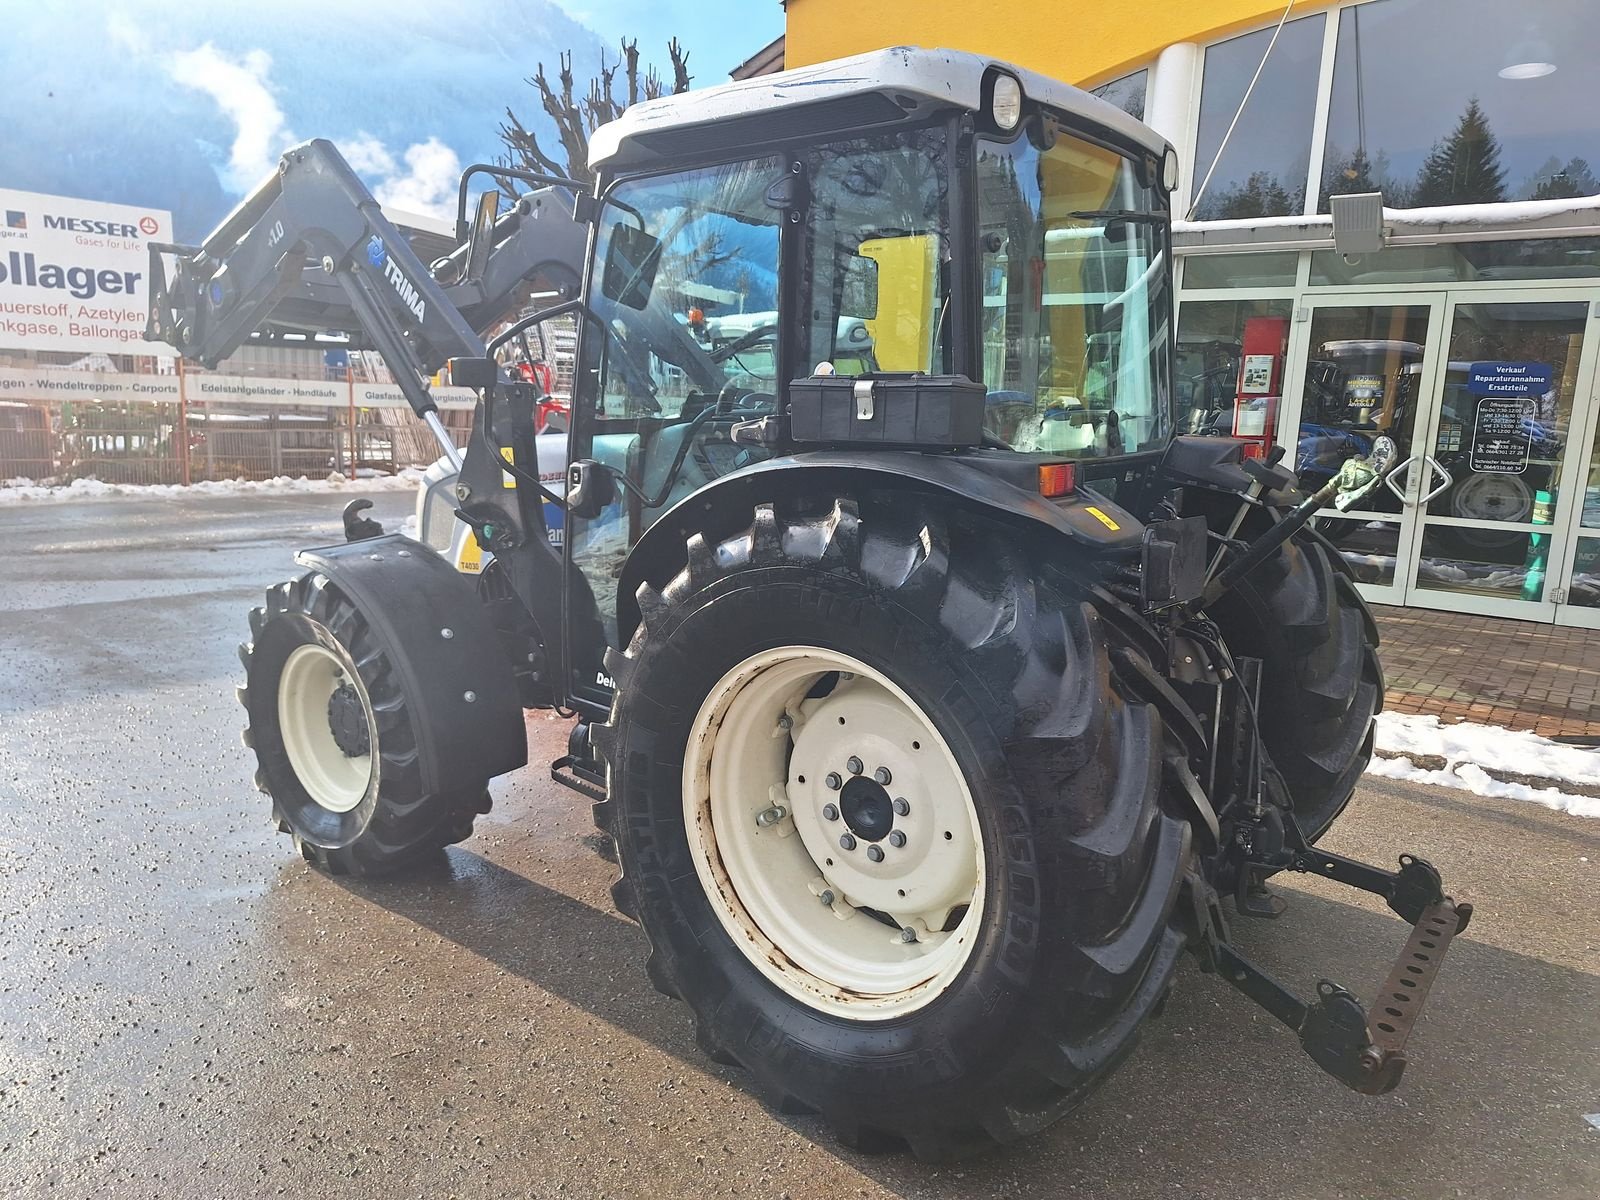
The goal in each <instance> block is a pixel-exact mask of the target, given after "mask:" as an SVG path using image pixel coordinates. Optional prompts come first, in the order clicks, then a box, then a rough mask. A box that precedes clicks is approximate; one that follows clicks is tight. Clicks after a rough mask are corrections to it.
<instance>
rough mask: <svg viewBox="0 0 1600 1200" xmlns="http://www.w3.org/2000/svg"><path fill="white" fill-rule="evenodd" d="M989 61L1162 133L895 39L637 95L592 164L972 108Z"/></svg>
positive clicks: (1149, 136) (654, 160) (1148, 136)
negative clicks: (735, 77)
mask: <svg viewBox="0 0 1600 1200" xmlns="http://www.w3.org/2000/svg"><path fill="white" fill-rule="evenodd" d="M991 70H999V71H1005V72H1008V73H1010V74H1012V75H1014V76H1016V77H1017V79H1018V80H1019V81H1020V82H1021V84H1022V91H1023V94H1024V96H1026V97H1027V99H1029V100H1031V101H1034V102H1036V103H1039V104H1043V105H1045V106H1047V107H1049V108H1052V109H1055V110H1056V111H1057V112H1060V113H1062V114H1064V115H1065V116H1066V117H1067V118H1068V119H1069V120H1072V119H1074V118H1076V120H1073V123H1074V124H1076V123H1078V122H1082V123H1083V124H1084V125H1087V126H1098V127H1100V128H1101V129H1103V130H1105V131H1106V132H1107V133H1110V134H1112V135H1113V136H1114V137H1116V138H1117V139H1119V140H1121V141H1125V142H1128V143H1130V144H1132V145H1134V146H1138V147H1142V148H1143V149H1145V150H1148V151H1149V152H1150V153H1151V154H1152V155H1154V156H1155V157H1157V158H1160V157H1161V156H1162V155H1163V154H1164V153H1165V152H1166V149H1167V142H1166V139H1165V138H1163V137H1161V135H1159V134H1158V133H1156V132H1155V131H1154V130H1153V129H1151V128H1150V127H1149V126H1147V125H1145V124H1144V123H1143V122H1141V121H1138V120H1135V119H1134V118H1133V117H1130V116H1129V115H1128V114H1127V113H1125V112H1123V111H1122V110H1121V109H1120V108H1117V107H1115V106H1114V105H1111V104H1107V103H1106V102H1105V101H1104V100H1101V99H1100V98H1099V97H1098V96H1092V95H1090V94H1089V93H1088V92H1085V91H1083V90H1081V89H1079V88H1075V87H1072V86H1071V85H1069V84H1065V83H1061V82H1059V81H1058V80H1055V79H1051V78H1049V77H1048V76H1045V75H1040V74H1038V73H1037V72H1035V71H1028V70H1024V69H1023V68H1021V67H1014V66H1011V65H1010V64H1009V63H1004V62H1000V61H998V60H996V59H991V58H985V57H983V56H981V55H977V54H969V53H966V52H965V51H961V50H924V49H921V48H918V47H915V46H896V47H893V48H891V49H888V50H874V51H872V52H871V53H869V54H858V55H855V56H853V57H851V58H840V59H835V60H834V61H832V62H825V63H817V64H816V65H814V66H809V67H798V68H796V69H794V70H792V71H781V72H779V73H777V74H775V75H760V76H757V77H756V78H754V79H741V80H739V81H737V82H734V83H725V84H722V85H721V86H719V87H713V88H706V89H704V90H702V91H691V92H684V93H682V94H680V95H676V96H663V97H662V98H661V99H659V100H647V101H645V102H644V103H642V104H636V105H634V106H633V107H632V108H629V109H628V110H627V111H626V112H624V113H623V114H622V116H621V117H619V118H618V119H617V120H615V121H612V122H610V123H609V124H606V125H602V126H601V127H600V128H599V129H597V130H595V131H594V135H593V136H592V137H591V138H590V139H589V166H590V168H591V169H592V170H595V171H607V172H612V173H615V172H617V171H622V170H641V169H643V170H648V169H651V168H658V167H661V166H666V165H670V164H671V163H673V162H674V161H677V160H681V159H686V158H696V157H701V156H703V155H705V154H708V153H715V152H716V151H717V150H720V149H723V148H732V147H738V146H762V145H769V144H771V143H773V142H776V141H781V140H783V139H786V138H791V137H810V136H825V135H838V134H843V133H853V132H856V131H857V130H866V129H872V128H884V127H891V126H893V125H897V124H900V123H903V122H908V121H915V120H918V119H920V118H922V117H924V116H926V115H928V114H930V113H931V112H933V111H934V110H936V109H948V108H962V109H967V110H969V111H973V112H976V111H978V110H979V109H980V108H981V107H982V105H983V84H984V79H985V77H986V76H987V75H988V73H989V72H990V71H991Z"/></svg>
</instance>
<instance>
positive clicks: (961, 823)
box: [683, 646, 987, 1020]
mask: <svg viewBox="0 0 1600 1200" xmlns="http://www.w3.org/2000/svg"><path fill="white" fill-rule="evenodd" d="M683 803H684V817H685V826H686V829H687V831H688V840H689V846H690V850H691V853H692V856H693V858H694V863H695V869H696V871H697V873H698V874H699V877H700V882H701V885H702V887H703V888H704V890H705V894H706V897H707V899H708V900H709V902H710V904H711V907H712V910H713V911H714V912H715V913H716V914H717V917H718V919H719V920H720V921H721V923H722V925H723V928H724V929H725V930H726V931H727V932H728V934H729V936H730V937H731V938H732V940H733V943H734V945H736V946H738V947H739V949H740V951H741V952H742V953H743V954H744V955H745V957H746V958H748V959H749V960H750V962H751V963H752V964H753V965H754V966H755V968H756V969H757V970H758V971H759V972H760V973H761V974H762V975H763V976H764V977H765V978H767V979H768V980H770V981H771V982H772V983H774V984H776V985H777V986H778V987H780V988H781V989H783V990H784V991H785V992H787V993H789V994H790V995H791V996H794V997H795V998H797V999H799V1000H801V1001H802V1002H804V1003H805V1004H807V1005H808V1006H810V1007H812V1008H814V1009H818V1010H820V1011H822V1012H825V1013H829V1014H832V1015H836V1016H843V1017H848V1018H850V1019H853V1020H887V1019H889V1018H892V1017H897V1016H901V1015H904V1014H906V1013H909V1012H913V1011H915V1010H916V1009H919V1008H921V1007H923V1006H924V1005H926V1004H928V1003H929V1002H931V1001H932V1000H934V999H935V998H936V997H938V996H939V995H941V994H943V993H944V992H945V991H946V990H947V989H948V988H949V987H950V986H951V984H952V983H954V981H955V979H956V977H957V976H958V975H959V974H960V973H961V970H962V968H963V967H964V966H965V965H966V962H967V960H968V959H969V958H970V957H971V954H972V950H973V947H974V944H975V942H976V941H977V936H978V932H979V928H980V926H981V923H982V920H983V908H984V896H985V888H986V877H987V871H986V864H985V861H984V854H983V850H982V845H983V842H982V834H981V831H980V829H979V825H978V813H977V806H976V805H975V804H974V803H973V800H972V793H971V790H970V789H969V788H968V786H967V782H966V779H965V777H964V776H963V774H962V772H961V768H960V765H959V764H958V763H957V761H956V757H955V754H954V753H953V752H952V751H951V749H950V747H949V745H948V743H947V742H946V741H945V739H944V737H943V736H941V735H940V733H939V731H938V730H937V728H936V727H935V726H934V724H933V722H932V721H931V720H930V719H929V718H928V716H927V714H926V713H925V712H923V710H922V709H921V707H920V706H918V705H917V704H916V703H915V702H914V701H913V700H912V699H911V698H910V696H908V695H907V694H906V693H905V691H904V690H903V689H901V688H900V687H899V686H898V685H896V684H895V683H894V682H893V681H892V680H891V679H889V678H888V677H887V676H885V675H884V674H883V673H882V672H880V671H878V670H876V669H874V668H872V667H870V666H868V665H867V664H866V663H864V662H862V661H861V660H859V659H857V658H853V657H851V656H850V655H847V654H841V653H839V652H838V651H834V650H826V649H822V648H819V647H815V646H785V647H781V648H777V649H772V650H766V651H763V652H761V653H759V654H756V655H753V656H751V657H750V658H747V659H746V660H745V661H744V662H742V663H740V664H739V665H738V666H737V667H735V668H734V669H733V670H731V671H729V672H728V673H727V674H726V675H724V676H723V677H722V679H721V680H720V681H718V683H717V685H716V686H715V687H714V688H712V689H711V692H710V694H709V695H708V696H707V697H706V700H705V702H704V703H703V704H702V705H701V706H700V710H699V712H698V713H697V714H696V716H695V719H694V722H693V724H692V726H691V728H690V734H689V742H688V750H687V753H686V755H685V761H684V768H683Z"/></svg>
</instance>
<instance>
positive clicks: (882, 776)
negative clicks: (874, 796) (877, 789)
mask: <svg viewBox="0 0 1600 1200" xmlns="http://www.w3.org/2000/svg"><path fill="white" fill-rule="evenodd" d="M872 777H873V778H874V779H876V780H877V781H878V782H879V783H881V784H883V785H884V786H885V787H887V786H888V785H889V780H890V779H892V778H894V777H893V776H892V775H890V774H889V768H888V767H879V768H878V769H877V770H876V771H874V772H873V773H872Z"/></svg>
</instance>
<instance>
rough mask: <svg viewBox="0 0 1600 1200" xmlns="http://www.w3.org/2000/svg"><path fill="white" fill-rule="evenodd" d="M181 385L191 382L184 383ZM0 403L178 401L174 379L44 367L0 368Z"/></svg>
mask: <svg viewBox="0 0 1600 1200" xmlns="http://www.w3.org/2000/svg"><path fill="white" fill-rule="evenodd" d="M184 382H185V383H190V382H192V381H191V380H185V381H184ZM0 400H11V401H33V402H34V403H40V402H44V401H49V400H82V401H85V402H88V403H91V404H92V403H95V402H96V401H100V402H105V401H116V402H118V403H126V402H128V401H144V402H145V403H155V404H176V403H177V402H178V377H177V375H176V374H172V375H128V374H124V373H121V372H118V371H70V370H63V369H60V368H57V369H56V370H51V369H49V368H48V367H0Z"/></svg>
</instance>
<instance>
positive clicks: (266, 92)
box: [124, 35, 461, 218]
mask: <svg viewBox="0 0 1600 1200" xmlns="http://www.w3.org/2000/svg"><path fill="white" fill-rule="evenodd" d="M129 36H131V35H129ZM124 41H125V42H127V39H126V38H125V39H124ZM127 44H129V45H130V48H133V47H132V44H131V43H127ZM166 68H167V71H168V73H169V74H170V75H171V76H172V78H173V79H175V80H176V81H177V82H178V83H180V84H182V85H183V86H185V87H189V88H193V89H195V90H196V91H200V92H204V93H205V94H206V95H208V96H210V97H211V99H212V100H214V101H215V102H216V105H217V107H218V108H219V109H221V110H222V113H223V115H224V116H226V117H227V118H228V119H229V120H230V121H232V122H233V127H234V137H233V144H232V145H231V146H230V147H229V150H228V164H227V168H226V170H224V171H221V172H219V173H220V175H221V177H222V182H223V184H224V185H225V186H226V187H227V188H228V189H229V190H231V191H232V192H234V193H235V194H236V195H243V194H245V193H247V192H250V191H253V190H254V189H255V188H256V187H257V186H258V185H259V184H260V183H261V181H262V180H263V179H265V178H266V177H267V176H268V175H270V174H272V172H273V171H275V170H277V168H278V158H279V156H280V155H281V154H282V153H283V152H284V151H285V150H286V149H288V148H289V147H290V146H292V145H294V143H295V142H297V141H298V140H299V139H298V138H296V137H295V135H294V133H293V131H292V130H291V129H290V128H289V123H288V119H287V118H286V117H285V116H284V113H283V109H282V108H280V107H279V106H278V101H277V98H276V97H275V96H274V95H273V90H272V81H271V73H272V56H271V55H270V54H268V53H267V52H266V51H265V50H247V51H245V53H244V54H242V55H229V54H226V53H224V52H223V51H221V50H219V49H217V47H216V46H215V45H214V44H212V43H211V42H206V43H205V44H204V45H203V46H200V47H199V48H198V49H194V50H184V51H179V52H178V53H175V54H172V55H169V56H168V58H167V61H166ZM334 144H335V145H337V146H338V147H339V150H340V152H341V153H342V154H343V155H344V157H345V159H346V161H348V162H349V164H350V166H351V167H352V168H353V169H354V170H355V172H356V174H358V175H360V176H361V177H362V178H363V179H364V180H365V181H366V183H367V184H368V186H369V187H371V188H372V192H373V195H374V196H376V197H377V200H378V203H380V204H382V205H384V206H385V207H394V208H397V209H405V210H406V211H408V212H412V213H423V214H427V215H432V216H437V217H441V218H450V217H453V216H454V215H455V196H456V183H457V181H458V180H459V178H460V176H461V160H460V158H459V157H458V156H457V155H456V152H455V151H454V150H452V149H451V148H450V147H449V146H447V145H445V144H444V143H443V142H441V141H440V140H439V139H438V138H437V137H430V138H428V140H427V141H424V142H413V143H412V144H411V145H409V146H407V147H406V149H405V150H404V151H403V152H401V153H400V154H399V156H398V159H397V158H396V155H395V152H394V151H392V150H390V149H389V147H388V146H386V145H385V144H384V143H383V142H382V141H381V140H380V139H378V138H376V137H374V136H372V135H371V134H370V133H367V132H365V131H362V132H360V133H358V134H356V135H355V136H353V137H349V138H336V139H334ZM402 164H403V166H402Z"/></svg>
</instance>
